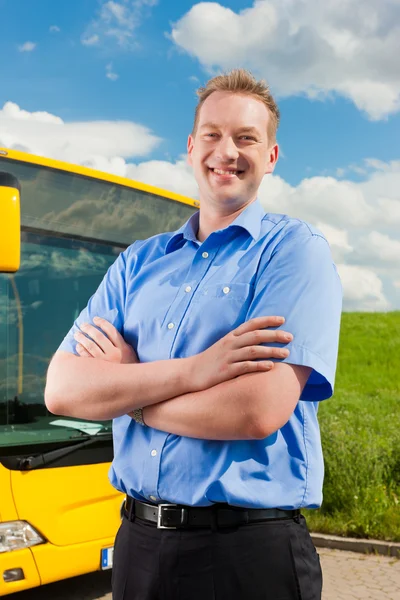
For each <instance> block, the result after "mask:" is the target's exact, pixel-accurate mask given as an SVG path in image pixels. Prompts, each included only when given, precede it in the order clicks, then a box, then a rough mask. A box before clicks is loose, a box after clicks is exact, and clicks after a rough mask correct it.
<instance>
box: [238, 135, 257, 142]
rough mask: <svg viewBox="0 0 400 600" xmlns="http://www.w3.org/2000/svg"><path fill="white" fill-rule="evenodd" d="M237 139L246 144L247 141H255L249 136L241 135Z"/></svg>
mask: <svg viewBox="0 0 400 600" xmlns="http://www.w3.org/2000/svg"><path fill="white" fill-rule="evenodd" d="M239 139H241V140H245V141H246V142H247V140H252V141H253V142H255V141H256V138H255V137H253V136H251V135H241V136H240V138H239Z"/></svg>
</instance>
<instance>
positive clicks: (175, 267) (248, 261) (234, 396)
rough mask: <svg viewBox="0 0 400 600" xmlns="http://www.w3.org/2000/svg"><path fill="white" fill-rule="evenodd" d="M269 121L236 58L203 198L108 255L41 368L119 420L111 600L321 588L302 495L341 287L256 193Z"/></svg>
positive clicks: (205, 107)
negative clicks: (119, 502) (119, 495)
mask: <svg viewBox="0 0 400 600" xmlns="http://www.w3.org/2000/svg"><path fill="white" fill-rule="evenodd" d="M278 122H279V111H278V108H277V106H276V104H275V102H274V100H273V98H272V96H271V94H270V92H269V90H268V88H267V86H266V85H265V84H264V82H258V81H256V80H255V79H254V78H253V77H252V75H250V74H249V73H248V72H246V71H244V70H235V71H233V72H231V73H229V74H227V75H223V76H219V77H216V78H214V79H211V80H210V81H209V82H208V84H207V85H206V87H205V88H203V89H201V90H200V91H199V104H198V107H197V109H196V115H195V123H194V128H193V132H192V134H191V135H190V136H189V139H188V160H189V163H190V164H191V165H192V167H193V170H194V175H195V177H196V180H197V183H198V186H199V190H200V211H199V212H198V213H196V214H195V215H194V216H193V217H191V218H190V219H189V221H188V222H187V223H186V224H185V225H184V226H183V227H182V228H181V229H179V230H178V231H176V232H174V233H165V234H161V235H157V236H154V237H152V238H150V239H148V240H144V241H138V242H135V243H134V244H133V245H132V246H130V247H129V248H128V249H127V250H126V251H125V252H124V253H122V254H121V255H120V256H119V258H118V259H117V260H116V262H115V263H114V265H113V266H112V267H111V268H110V270H109V271H108V273H107V275H106V276H105V278H104V280H103V282H102V284H101V285H100V287H99V289H98V290H97V292H96V293H95V294H94V296H93V297H92V298H91V299H90V300H89V303H88V306H87V308H86V309H85V310H84V311H83V313H82V314H81V315H80V317H79V318H78V320H77V322H76V323H75V325H74V327H73V328H72V329H71V331H70V333H69V334H68V335H67V337H66V338H65V340H64V342H63V343H62V344H61V346H60V349H59V351H58V352H57V353H56V355H55V357H54V358H53V360H52V363H51V365H50V367H49V372H48V382H47V387H46V403H47V406H48V408H49V410H50V411H51V412H54V413H57V414H63V415H70V416H74V417H80V418H87V419H93V420H98V419H108V418H113V419H114V423H113V426H114V428H113V433H114V461H113V464H112V467H111V470H110V480H111V483H112V484H113V485H114V486H115V487H116V488H117V489H119V490H121V491H122V492H124V493H126V494H127V502H126V511H125V518H124V519H123V521H122V525H121V528H120V530H119V531H118V534H117V538H116V543H115V554H114V557H115V558H114V561H115V562H114V569H113V598H114V600H139V599H141V600H161V599H162V600H197V599H201V600H211V599H220V600H228V599H229V600H235V599H240V600H244V599H246V600H247V599H252V600H292V599H293V600H294V599H296V600H299V599H300V598H301V599H302V600H311V599H313V600H318V599H320V598H321V587H322V576H321V568H320V564H319V558H318V554H317V553H316V550H315V547H314V545H313V543H312V540H311V538H310V535H309V532H308V529H307V526H306V524H305V519H304V517H303V515H301V513H300V511H299V509H301V508H303V507H318V506H320V504H321V501H322V479H323V459H322V451H321V444H320V435H319V428H318V421H317V409H318V403H319V401H320V400H323V399H325V398H328V397H330V396H331V395H332V391H333V384H334V377H335V369H336V360H337V349H338V338H339V325H340V315H341V300H342V292H341V285H340V281H339V278H338V275H337V272H336V268H335V266H334V264H333V262H332V258H331V253H330V250H329V246H328V244H327V242H326V240H325V238H324V237H323V236H322V234H321V233H320V232H319V231H317V230H315V229H314V228H313V227H311V226H310V225H308V224H307V223H304V222H302V221H299V220H296V219H291V218H289V217H288V216H286V215H279V214H271V213H267V214H265V212H264V210H263V209H262V207H261V205H260V203H259V201H258V199H257V194H258V189H259V186H260V184H261V181H262V179H263V176H264V175H265V174H266V173H272V171H273V170H274V167H275V164H276V161H277V159H278V145H277V143H276V138H275V134H276V129H277V126H278ZM276 315H282V317H283V318H281V319H279V318H278V316H276ZM96 317H100V319H97V318H96ZM284 320H285V321H286V324H285V329H287V331H288V332H290V333H287V332H284V331H283V330H282V324H283V322H284ZM85 334H86V335H85ZM74 354H75V356H74ZM139 361H140V362H139ZM174 504H176V505H177V506H174ZM165 505H167V506H165ZM163 527H167V529H164V528H163ZM168 527H170V529H168Z"/></svg>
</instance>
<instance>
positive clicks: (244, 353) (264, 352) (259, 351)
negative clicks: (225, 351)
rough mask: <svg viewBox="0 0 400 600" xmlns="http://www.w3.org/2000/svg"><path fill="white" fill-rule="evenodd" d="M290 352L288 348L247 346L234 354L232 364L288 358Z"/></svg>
mask: <svg viewBox="0 0 400 600" xmlns="http://www.w3.org/2000/svg"><path fill="white" fill-rule="evenodd" d="M289 354H290V351H289V350H288V349H287V348H271V347H269V346H247V347H245V348H240V349H238V350H235V351H234V352H232V355H231V358H232V362H246V361H249V360H259V359H264V360H265V359H268V358H280V359H283V358H287V357H288V356H289Z"/></svg>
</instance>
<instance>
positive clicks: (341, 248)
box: [316, 222, 353, 263]
mask: <svg viewBox="0 0 400 600" xmlns="http://www.w3.org/2000/svg"><path fill="white" fill-rule="evenodd" d="M316 226H317V228H318V229H319V230H320V231H321V232H322V233H323V234H324V236H325V237H326V239H327V240H328V242H329V245H330V247H331V250H332V255H333V259H334V261H335V262H336V263H340V262H342V261H343V260H344V259H345V257H346V255H348V254H349V253H350V252H353V247H352V246H351V245H350V244H349V232H348V231H346V230H344V229H337V228H336V227H332V226H331V225H327V224H326V223H320V222H317V223H316Z"/></svg>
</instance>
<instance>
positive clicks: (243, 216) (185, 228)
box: [165, 198, 265, 254]
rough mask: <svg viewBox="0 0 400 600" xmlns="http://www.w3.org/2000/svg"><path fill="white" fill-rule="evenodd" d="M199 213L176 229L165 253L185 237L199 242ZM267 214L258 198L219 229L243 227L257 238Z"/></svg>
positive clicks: (174, 247)
mask: <svg viewBox="0 0 400 600" xmlns="http://www.w3.org/2000/svg"><path fill="white" fill-rule="evenodd" d="M199 215H200V211H197V212H196V213H195V214H194V215H192V216H191V217H190V218H189V219H188V220H187V221H186V223H184V225H182V227H180V228H179V229H178V230H177V231H175V232H174V233H173V234H172V236H171V237H170V239H169V240H168V243H167V245H166V247H165V254H169V253H170V252H173V251H174V250H175V249H176V248H177V245H178V244H179V242H180V241H182V240H183V239H185V240H187V241H191V242H196V243H198V239H197V237H196V236H197V231H198V229H199ZM264 215H265V211H264V209H263V207H262V206H261V204H260V201H259V200H258V198H257V199H256V200H255V201H254V202H252V203H251V204H249V206H247V207H246V208H245V209H244V210H243V211H242V212H241V213H240V215H239V216H237V217H236V219H235V220H234V221H232V223H231V224H230V225H228V227H225V229H219V230H218V231H228V230H229V229H230V228H231V227H241V228H242V229H245V230H246V231H247V232H248V233H249V234H250V235H251V237H252V238H253V240H254V241H255V240H257V239H258V237H259V235H260V230H261V221H262V219H263V217H264Z"/></svg>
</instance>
